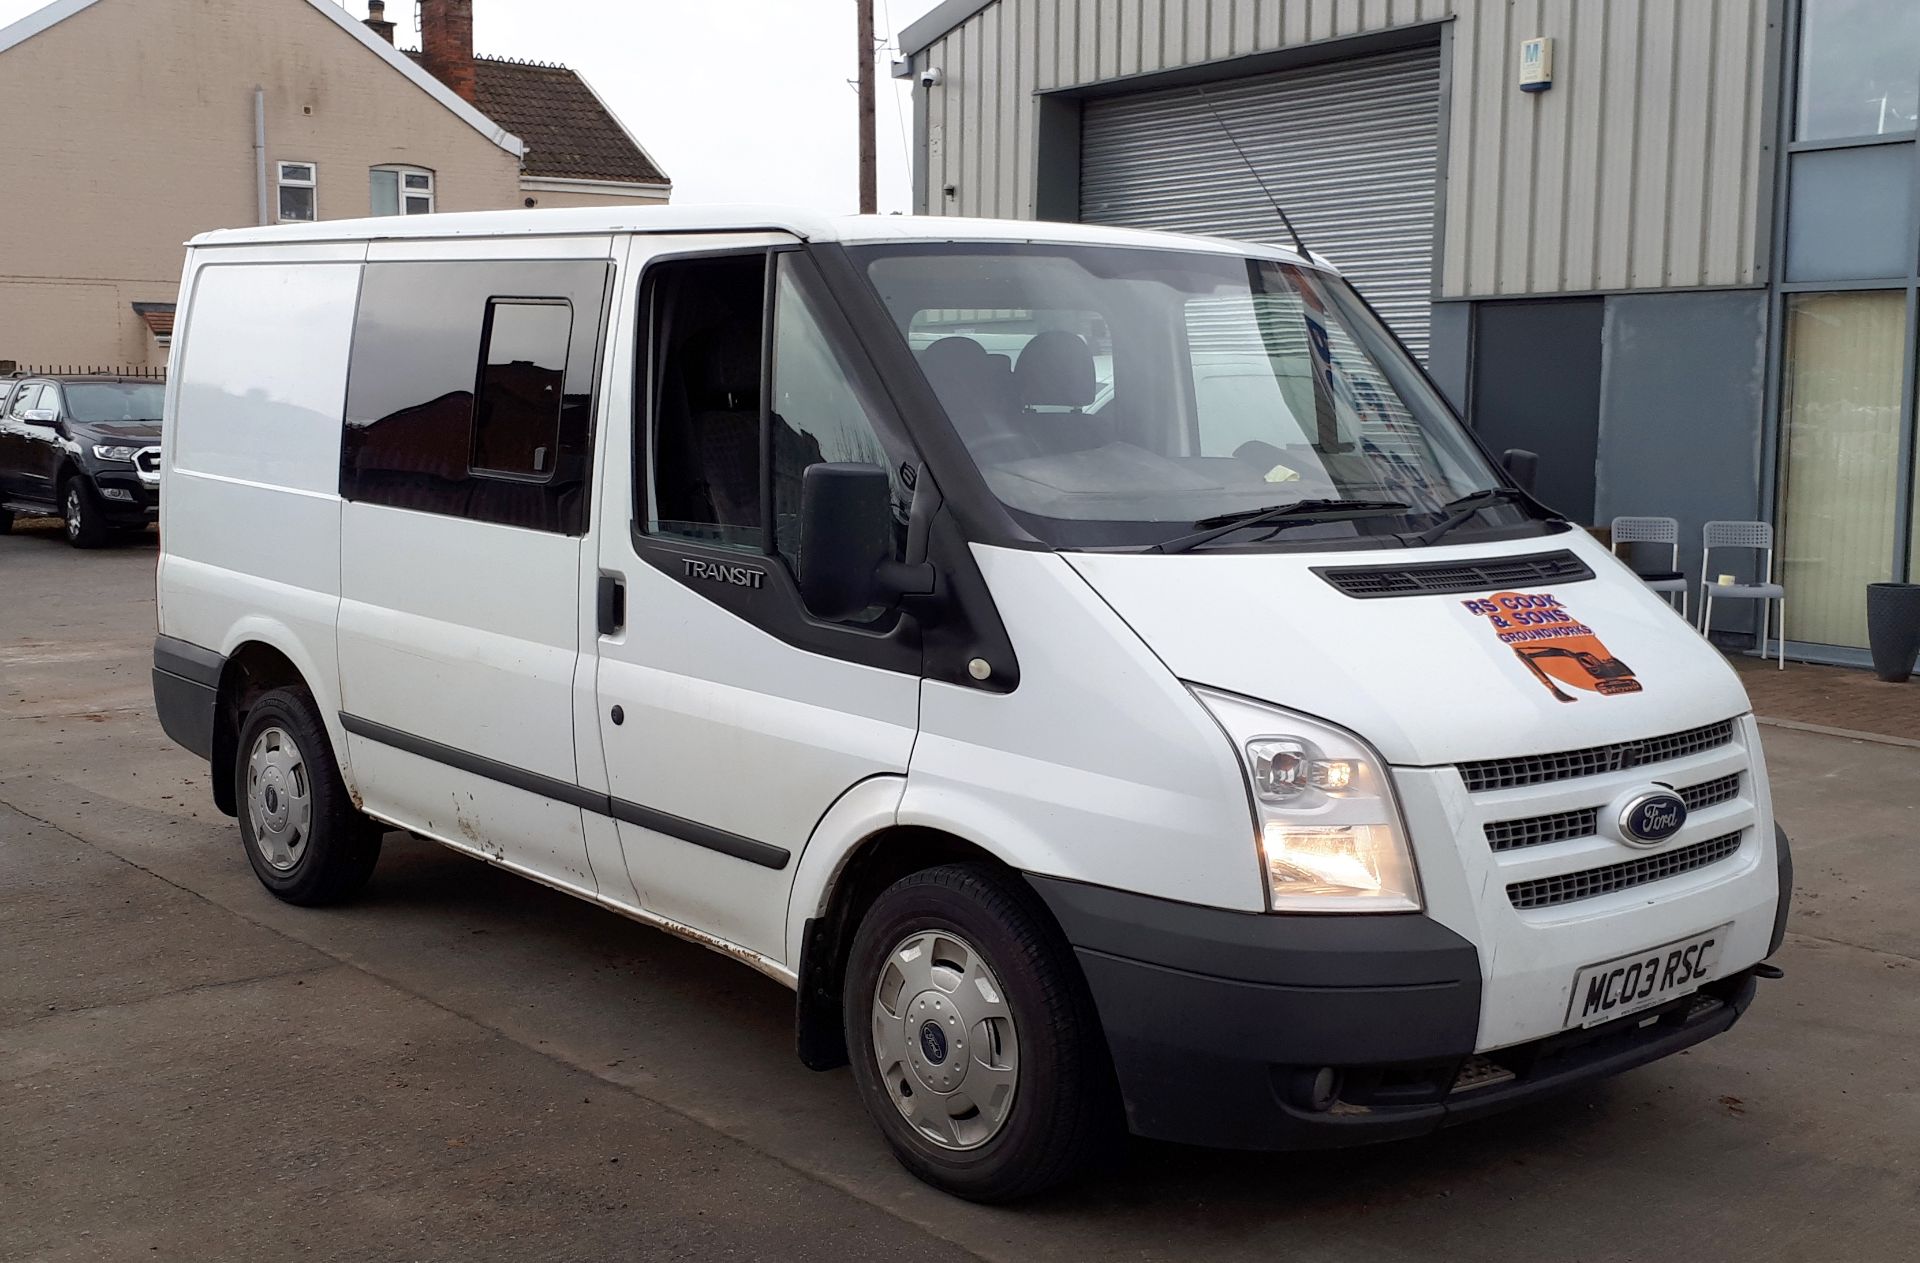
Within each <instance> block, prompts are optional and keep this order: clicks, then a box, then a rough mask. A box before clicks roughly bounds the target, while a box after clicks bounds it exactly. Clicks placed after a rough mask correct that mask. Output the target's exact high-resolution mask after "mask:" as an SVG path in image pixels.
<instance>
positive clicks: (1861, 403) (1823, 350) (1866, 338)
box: [1714, 290, 1908, 648]
mask: <svg viewBox="0 0 1920 1263" xmlns="http://www.w3.org/2000/svg"><path fill="white" fill-rule="evenodd" d="M1906 307H1907V296H1906V291H1905V290H1859V291H1854V292H1851V293H1838V294H1792V295H1789V296H1788V298H1787V304H1786V315H1787V328H1786V361H1785V367H1786V381H1785V388H1784V391H1783V396H1782V400H1781V421H1782V452H1781V462H1780V468H1781V487H1780V493H1781V494H1780V499H1781V504H1782V507H1783V520H1782V522H1781V531H1780V538H1779V541H1778V543H1779V549H1778V556H1777V557H1776V558H1775V562H1776V565H1775V574H1776V576H1777V578H1778V579H1779V581H1780V582H1781V583H1783V584H1784V585H1785V586H1786V589H1787V637H1788V639H1790V640H1799V641H1807V642H1810V643H1814V644H1826V645H1842V646H1850V647H1854V648H1861V647H1864V646H1865V645H1866V643H1867V614H1866V585H1867V584H1868V583H1871V582H1875V581H1878V580H1883V579H1886V578H1888V577H1890V575H1891V573H1892V570H1893V542H1894V532H1895V518H1896V505H1895V497H1896V494H1897V485H1896V484H1897V481H1898V480H1897V477H1896V473H1897V470H1898V466H1899V451H1900V429H1901V418H1900V378H1901V370H1902V368H1903V366H1904V364H1905V361H1906V355H1907V341H1908V335H1907V329H1906ZM1714 563H1715V564H1714V568H1715V569H1716V570H1719V569H1722V568H1723V567H1721V565H1720V559H1719V557H1718V555H1717V554H1716V556H1715V558H1714Z"/></svg>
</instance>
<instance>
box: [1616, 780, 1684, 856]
mask: <svg viewBox="0 0 1920 1263" xmlns="http://www.w3.org/2000/svg"><path fill="white" fill-rule="evenodd" d="M1686 822H1687V804H1686V801H1685V800H1684V799H1682V798H1681V797H1680V795H1678V794H1676V793H1674V792H1673V791H1671V790H1665V789H1660V790H1654V791H1652V792H1650V793H1645V794H1638V795H1636V796H1634V798H1633V799H1631V800H1630V801H1629V802H1628V803H1627V805H1626V806H1625V807H1623V808H1621V811H1620V835H1621V837H1622V839H1623V840H1624V841H1626V842H1628V843H1629V844H1631V845H1633V846H1657V845H1659V844H1660V843H1662V842H1665V841H1666V840H1667V839H1668V838H1671V837H1672V836H1673V835H1674V834H1676V833H1678V832H1680V826H1681V825H1684V824H1685V823H1686Z"/></svg>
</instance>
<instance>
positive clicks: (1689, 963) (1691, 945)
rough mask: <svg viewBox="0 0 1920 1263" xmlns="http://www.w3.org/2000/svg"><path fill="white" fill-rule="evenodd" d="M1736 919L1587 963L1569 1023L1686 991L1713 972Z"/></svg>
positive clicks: (1577, 979)
mask: <svg viewBox="0 0 1920 1263" xmlns="http://www.w3.org/2000/svg"><path fill="white" fill-rule="evenodd" d="M1732 928H1733V927H1732V925H1731V923H1729V924H1727V925H1722V926H1716V927H1715V928H1713V929H1711V930H1708V931H1707V932H1706V933H1704V934H1695V935H1693V936H1692V937H1690V938H1683V939H1677V940H1675V941H1674V942H1671V943H1667V944H1665V945H1663V946H1660V947H1654V948H1649V949H1648V950H1646V951H1643V952H1635V953H1634V954H1633V955H1631V956H1621V957H1618V958H1617V959H1614V960H1608V961H1602V962H1601V963H1600V964H1598V965H1588V966H1586V967H1585V968H1584V969H1582V970H1580V972H1579V973H1576V974H1575V975H1574V976H1573V995H1572V996H1571V997H1570V998H1569V999H1568V1001H1567V1023H1566V1024H1567V1025H1568V1026H1593V1025H1596V1024H1597V1023H1600V1022H1610V1021H1612V1020H1613V1019H1614V1018H1616V1017H1625V1016H1626V1015H1627V1014H1629V1013H1637V1012H1639V1011H1640V1010H1641V1009H1648V1008H1652V1007H1653V1006H1654V1005H1656V1004H1659V1003H1660V1002H1661V1001H1663V1000H1671V999H1672V998H1673V997H1675V996H1677V995H1685V994H1686V993H1687V992H1689V991H1692V990H1693V989H1694V988H1695V987H1698V986H1699V985H1700V984H1701V983H1703V982H1705V981H1706V980H1707V979H1709V978H1711V977H1712V976H1713V972H1714V969H1715V967H1716V966H1718V965H1719V963H1720V948H1721V945H1722V944H1724V943H1725V942H1726V937H1727V931H1728V930H1730V929H1732Z"/></svg>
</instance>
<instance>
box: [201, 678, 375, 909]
mask: <svg viewBox="0 0 1920 1263" xmlns="http://www.w3.org/2000/svg"><path fill="white" fill-rule="evenodd" d="M233 778H234V779H233V790H234V792H233V800H234V802H235V803H236V804H237V805H238V806H239V809H240V810H239V813H238V814H239V817H240V840H241V842H242V843H243V844H245V846H246V850H247V862H248V863H249V864H251V865H252V866H253V872H254V875H255V876H256V877H258V878H259V879H260V884H261V885H263V886H265V887H266V888H267V889H268V890H269V891H271V892H272V893H273V894H274V895H275V896H277V897H278V898H280V899H284V900H286V901H287V902H288V903H294V904H302V905H306V906H317V905H320V904H329V903H338V902H340V901H341V900H344V899H347V898H350V897H351V896H352V895H354V894H355V893H357V892H358V891H359V889H360V888H361V887H362V886H364V885H366V883H367V878H369V877H370V876H372V875H373V866H374V864H375V863H376V862H377V861H378V860H379V858H380V828H379V826H378V825H377V824H375V823H374V822H373V821H372V820H370V819H368V818H367V817H366V816H364V815H362V814H360V812H359V811H358V810H357V809H355V807H354V805H353V803H352V801H351V800H350V799H349V798H348V797H347V787H346V783H345V782H344V781H342V780H341V778H340V765H339V764H338V763H336V762H335V761H334V757H333V747H332V744H331V743H330V742H329V741H328V740H327V730H326V727H325V725H323V724H322V723H321V722H320V715H319V711H318V709H317V708H316V707H315V706H314V704H313V697H312V695H310V694H309V693H308V692H307V691H306V690H305V689H303V688H278V689H274V690H272V691H271V692H269V693H266V694H264V695H262V696H261V698H260V700H259V701H257V702H255V703H254V704H253V708H252V709H251V710H249V711H248V712H247V718H246V723H245V724H244V725H242V727H241V731H240V741H239V744H238V748H237V750H236V751H235V759H234V768H233Z"/></svg>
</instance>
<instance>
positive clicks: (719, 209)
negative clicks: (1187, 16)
mask: <svg viewBox="0 0 1920 1263" xmlns="http://www.w3.org/2000/svg"><path fill="white" fill-rule="evenodd" d="M755 230H760V231H774V232H788V233H792V234H793V235H794V236H796V237H799V238H801V239H803V240H806V241H837V242H845V243H853V242H863V243H871V242H883V241H1046V242H1059V243H1065V244H1076V243H1077V244H1084V245H1125V246H1159V247H1161V248H1163V249H1181V250H1205V251H1210V252H1219V253H1233V254H1254V255H1260V256H1263V257H1270V258H1276V259H1284V260H1287V261H1290V262H1301V261H1303V260H1302V258H1301V256H1300V255H1299V254H1298V253H1296V252H1295V251H1292V250H1288V249H1284V248H1282V247H1280V246H1269V245H1260V244H1255V243H1252V242H1244V241H1226V240H1224V239H1221V238H1214V237H1189V236H1182V235H1179V234H1176V233H1163V232H1144V231H1141V230H1139V229H1134V228H1108V227H1102V226H1099V225H1094V224H1067V223H1056V222H1053V221H1048V220H1027V219H965V218H961V217H959V216H950V215H827V214H822V213H821V212H819V211H811V210H803V209H800V208H798V207H792V206H774V205H767V206H762V205H741V206H604V207H602V206H579V207H554V208H552V209H547V210H501V211H456V212H450V213H444V214H435V215H390V216H384V217H381V218H377V219H328V220H321V221H319V222H317V223H310V224H278V225H274V226H271V227H264V228H223V229H219V230H217V231H214V232H203V233H201V234H200V235H199V236H197V237H195V238H193V239H192V240H191V241H189V242H188V243H187V244H188V245H190V246H194V247H196V248H204V247H208V246H226V245H271V244H278V243H286V244H292V243H294V242H321V241H336V242H337V241H384V240H405V239H430V238H440V239H445V238H457V237H515V236H542V237H574V236H593V235H595V234H600V233H626V232H633V233H700V232H749V231H755ZM1313 262H1315V263H1318V264H1321V265H1325V263H1326V260H1324V259H1321V258H1319V257H1317V256H1316V257H1315V258H1314V259H1313Z"/></svg>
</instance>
